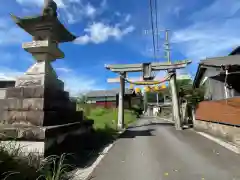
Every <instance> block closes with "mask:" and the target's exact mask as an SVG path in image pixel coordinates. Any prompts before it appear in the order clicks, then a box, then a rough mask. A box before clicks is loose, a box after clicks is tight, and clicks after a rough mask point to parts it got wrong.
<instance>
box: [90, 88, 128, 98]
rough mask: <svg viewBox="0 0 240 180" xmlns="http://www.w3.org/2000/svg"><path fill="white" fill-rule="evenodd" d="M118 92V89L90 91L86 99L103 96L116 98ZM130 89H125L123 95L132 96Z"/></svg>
mask: <svg viewBox="0 0 240 180" xmlns="http://www.w3.org/2000/svg"><path fill="white" fill-rule="evenodd" d="M118 92H119V89H112V90H95V91H90V92H88V93H87V94H86V96H87V97H104V96H116V95H117V94H118ZM132 93H133V91H132V90H131V89H125V94H132Z"/></svg>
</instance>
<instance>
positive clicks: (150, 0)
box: [149, 0, 156, 59]
mask: <svg viewBox="0 0 240 180" xmlns="http://www.w3.org/2000/svg"><path fill="white" fill-rule="evenodd" d="M149 5H150V13H151V28H152V38H153V51H154V59H156V45H155V36H154V35H155V33H154V22H153V5H152V0H149Z"/></svg>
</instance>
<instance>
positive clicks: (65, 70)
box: [56, 67, 72, 73]
mask: <svg viewBox="0 0 240 180" xmlns="http://www.w3.org/2000/svg"><path fill="white" fill-rule="evenodd" d="M56 71H58V72H64V73H69V72H72V69H70V68H67V67H59V68H56Z"/></svg>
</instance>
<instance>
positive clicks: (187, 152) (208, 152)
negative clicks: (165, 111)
mask: <svg viewBox="0 0 240 180" xmlns="http://www.w3.org/2000/svg"><path fill="white" fill-rule="evenodd" d="M91 178H92V179H94V180H165V179H166V180H240V156H239V155H237V154H235V153H234V152H232V151H230V150H228V149H225V148H224V147H222V146H220V145H218V144H216V143H215V142H213V141H211V140H208V139H206V138H205V137H202V136H201V135H199V134H196V133H195V132H194V131H191V130H184V131H176V130H175V129H174V127H173V126H172V125H171V124H169V123H166V122H161V121H156V120H154V119H150V118H148V119H146V118H144V119H141V120H139V121H138V122H137V125H136V126H134V127H132V128H129V129H128V130H127V132H126V133H125V134H123V135H122V137H121V138H120V139H119V140H118V141H117V142H116V143H115V144H114V146H113V148H112V149H111V150H110V151H109V152H108V154H107V155H106V156H105V157H104V159H103V160H102V161H101V162H100V164H99V165H98V166H97V167H96V169H95V170H94V172H93V174H92V177H91Z"/></svg>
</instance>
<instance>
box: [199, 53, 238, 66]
mask: <svg viewBox="0 0 240 180" xmlns="http://www.w3.org/2000/svg"><path fill="white" fill-rule="evenodd" d="M200 64H202V65H206V66H219V67H220V66H221V65H240V55H233V56H224V57H215V58H207V59H205V60H201V61H200Z"/></svg>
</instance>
